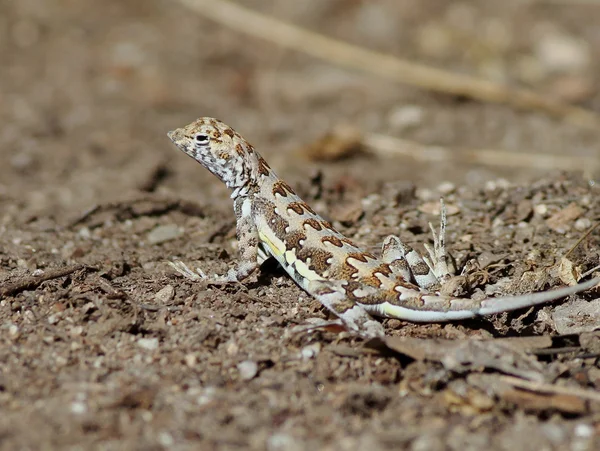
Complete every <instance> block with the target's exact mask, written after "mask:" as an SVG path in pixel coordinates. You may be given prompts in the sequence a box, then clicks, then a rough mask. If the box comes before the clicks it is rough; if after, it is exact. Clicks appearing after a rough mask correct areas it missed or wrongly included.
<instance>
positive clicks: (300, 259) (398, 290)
mask: <svg viewBox="0 0 600 451" xmlns="http://www.w3.org/2000/svg"><path fill="white" fill-rule="evenodd" d="M168 136H169V138H170V139H171V140H172V141H173V143H174V144H175V145H176V146H177V147H178V148H179V149H181V150H182V151H183V152H185V153H186V154H187V155H189V156H190V157H192V158H193V159H195V160H196V161H197V162H199V163H200V164H201V165H202V166H204V167H205V168H206V169H208V170H209V171H210V172H212V173H213V174H214V175H215V176H217V177H218V178H219V179H220V180H221V181H222V182H223V183H225V185H226V186H227V187H228V188H230V189H231V190H232V194H231V199H232V200H233V205H234V211H235V216H236V218H237V238H238V242H239V248H240V256H239V262H238V264H237V266H236V267H235V268H232V269H231V270H230V271H229V272H228V273H227V274H226V275H223V276H215V277H206V276H205V275H204V274H202V273H201V275H200V276H199V275H198V274H197V273H194V272H193V271H191V270H189V268H187V267H186V266H185V265H183V264H182V263H180V262H178V263H176V264H173V266H174V267H175V269H177V270H178V271H180V272H181V273H182V274H184V275H186V276H188V277H190V278H192V279H195V280H198V279H204V280H207V281H213V282H237V281H242V280H244V279H245V278H247V277H248V276H249V275H250V274H251V273H252V272H253V271H255V270H256V269H257V268H258V267H259V265H260V264H261V263H262V262H263V261H264V260H265V259H266V258H267V257H269V256H273V257H274V258H275V259H277V261H278V262H279V263H280V264H281V266H282V267H283V268H284V270H285V271H286V272H287V273H288V274H289V275H290V277H292V278H293V279H294V280H295V281H296V283H297V284H298V285H300V287H302V288H303V289H304V290H305V291H306V292H308V293H309V294H310V295H311V296H313V297H315V298H316V299H318V300H319V301H320V302H321V303H322V304H323V305H324V306H325V307H326V308H327V309H329V310H330V311H331V312H333V313H334V314H335V315H336V316H337V317H338V318H339V319H340V320H341V322H342V323H343V325H344V326H345V327H346V328H348V329H349V330H351V331H353V332H356V333H358V334H360V335H362V336H364V337H380V336H383V335H384V331H383V327H382V325H381V323H379V322H377V321H375V320H374V319H373V318H372V317H371V314H374V315H377V316H384V317H388V318H398V319H402V320H409V321H417V322H419V321H420V322H439V321H450V320H459V319H466V318H473V317H475V316H481V315H489V314H493V313H500V312H505V311H510V310H515V309H519V308H525V307H530V306H532V305H537V304H540V303H544V302H548V301H552V300H555V299H558V298H562V297H565V296H568V295H571V294H574V293H577V292H580V291H584V290H587V289H589V288H591V287H593V286H595V285H597V284H599V283H600V279H594V280H590V281H588V282H585V283H582V284H579V285H576V286H572V287H566V288H561V289H558V290H553V291H546V292H541V293H533V294H525V295H520V296H512V297H502V298H493V299H485V300H483V301H475V300H472V299H456V298H451V297H447V296H442V295H440V294H437V293H435V292H433V293H431V292H430V291H431V290H432V289H437V288H439V284H440V282H443V281H445V280H446V279H447V278H448V277H449V276H450V274H449V270H448V265H447V254H446V250H445V243H444V231H445V223H446V221H445V216H444V214H443V215H442V228H441V231H440V234H439V236H438V237H436V236H435V235H434V241H435V248H434V250H433V251H431V252H430V254H431V261H430V262H427V263H426V262H425V259H423V258H421V256H420V255H419V254H418V253H416V252H415V251H414V250H413V249H411V248H410V247H408V246H406V245H405V244H403V243H402V242H401V241H400V239H399V238H397V237H395V236H390V237H388V238H387V239H386V240H385V241H384V244H383V249H382V257H381V258H377V257H376V256H374V255H373V254H371V253H369V252H365V251H364V250H362V249H360V248H359V247H358V246H357V245H356V244H355V243H354V242H353V241H352V240H350V239H348V238H346V237H345V236H344V235H342V234H341V233H340V232H338V231H337V230H335V228H333V226H332V225H331V224H330V223H329V222H327V221H326V220H324V219H323V218H321V217H320V216H319V215H318V214H317V213H315V211H314V210H313V209H312V208H311V207H310V206H309V205H308V204H307V203H306V202H304V201H303V200H302V199H300V198H299V197H298V196H297V195H296V193H294V191H293V190H292V188H290V186H289V185H288V184H287V183H285V182H284V181H283V180H281V179H280V178H279V177H278V176H277V174H275V172H274V171H273V170H272V169H271V168H270V167H269V165H268V164H267V163H266V161H265V160H264V159H263V158H262V157H261V156H260V154H259V153H258V152H257V151H256V150H254V148H253V147H252V146H251V145H250V144H249V143H248V142H247V141H246V140H245V139H244V138H243V137H242V136H241V135H239V134H238V133H237V132H235V131H234V130H233V129H232V128H231V127H229V126H227V125H225V124H224V123H223V122H220V121H218V120H216V119H213V118H208V117H205V118H200V119H198V120H197V121H195V122H193V123H191V124H189V125H187V126H185V127H183V128H179V129H177V130H174V131H172V132H169V134H168ZM413 282H414V283H413Z"/></svg>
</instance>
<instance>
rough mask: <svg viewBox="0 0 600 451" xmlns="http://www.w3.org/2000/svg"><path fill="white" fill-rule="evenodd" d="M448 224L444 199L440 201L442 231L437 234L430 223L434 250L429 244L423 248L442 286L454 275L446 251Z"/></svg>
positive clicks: (425, 244)
mask: <svg viewBox="0 0 600 451" xmlns="http://www.w3.org/2000/svg"><path fill="white" fill-rule="evenodd" d="M447 224H448V220H447V215H446V204H445V203H444V199H443V198H441V199H440V230H439V232H436V230H435V228H434V227H433V226H432V225H431V223H429V229H430V230H431V234H432V235H433V248H431V246H429V244H427V243H424V244H423V246H424V247H425V250H426V251H427V253H428V254H429V258H427V257H425V261H426V262H427V265H428V266H429V267H430V268H431V269H432V271H433V272H434V273H435V276H436V278H437V280H439V282H440V284H442V285H443V284H444V283H445V282H447V281H448V280H449V279H450V278H452V276H453V275H454V272H455V271H454V267H453V265H452V261H451V258H450V255H449V254H448V251H447V250H446V225H447Z"/></svg>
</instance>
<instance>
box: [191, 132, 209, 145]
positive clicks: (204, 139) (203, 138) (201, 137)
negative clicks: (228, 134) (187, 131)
mask: <svg viewBox="0 0 600 451" xmlns="http://www.w3.org/2000/svg"><path fill="white" fill-rule="evenodd" d="M194 140H195V141H196V144H200V145H202V146H204V145H206V144H208V141H210V138H209V137H208V135H205V134H203V133H198V134H197V135H196V136H195V137H194Z"/></svg>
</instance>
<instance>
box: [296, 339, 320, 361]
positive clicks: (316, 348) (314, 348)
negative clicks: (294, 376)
mask: <svg viewBox="0 0 600 451" xmlns="http://www.w3.org/2000/svg"><path fill="white" fill-rule="evenodd" d="M319 352H321V343H313V344H311V345H308V346H305V347H304V348H302V352H301V354H302V359H303V360H309V359H312V358H313V357H316V356H318V355H319Z"/></svg>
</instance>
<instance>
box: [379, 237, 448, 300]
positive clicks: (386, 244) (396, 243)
mask: <svg viewBox="0 0 600 451" xmlns="http://www.w3.org/2000/svg"><path fill="white" fill-rule="evenodd" d="M381 259H382V261H383V262H384V263H387V264H389V265H390V269H391V270H392V272H393V273H394V274H395V275H396V276H400V277H401V278H402V279H403V280H405V281H406V282H413V281H414V282H415V283H416V284H417V285H418V286H419V287H421V288H423V289H424V290H427V291H434V290H437V289H439V287H440V282H439V280H438V278H437V277H436V275H435V273H434V271H433V269H432V267H431V266H430V265H429V264H428V263H427V262H426V261H425V259H424V258H423V257H421V254H419V253H418V252H417V251H415V250H414V249H413V248H412V247H410V246H409V245H408V244H406V243H404V242H403V241H402V240H400V238H398V237H397V236H395V235H390V236H388V237H387V238H386V239H385V240H383V245H382V250H381Z"/></svg>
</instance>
